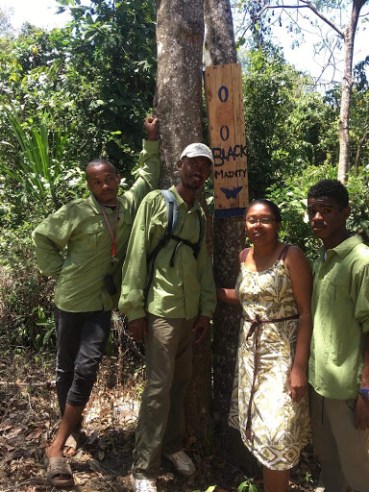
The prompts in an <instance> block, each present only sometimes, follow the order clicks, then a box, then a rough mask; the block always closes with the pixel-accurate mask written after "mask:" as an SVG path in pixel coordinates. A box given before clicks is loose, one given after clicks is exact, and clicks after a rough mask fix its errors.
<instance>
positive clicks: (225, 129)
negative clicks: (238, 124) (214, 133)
mask: <svg viewBox="0 0 369 492" xmlns="http://www.w3.org/2000/svg"><path fill="white" fill-rule="evenodd" d="M219 135H220V138H221V139H222V140H223V142H225V141H226V140H228V139H229V128H228V126H227V125H223V126H222V127H221V128H220V132H219Z"/></svg>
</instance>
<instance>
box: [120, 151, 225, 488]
mask: <svg viewBox="0 0 369 492" xmlns="http://www.w3.org/2000/svg"><path fill="white" fill-rule="evenodd" d="M213 163H214V160H213V155H212V152H211V150H210V149H209V148H208V147H207V146H206V145H204V144H200V143H195V144H191V145H189V146H188V147H186V148H185V150H184V151H183V153H182V155H181V159H180V161H179V162H178V168H179V175H180V182H179V184H178V185H177V186H176V187H174V186H172V187H171V188H170V191H171V192H172V194H173V195H174V199H175V201H176V204H177V208H178V222H177V225H176V227H175V230H174V231H172V233H173V235H175V237H174V236H172V237H171V239H170V240H169V241H167V242H166V244H165V245H163V247H162V248H161V249H160V250H159V252H158V253H157V255H156V256H155V258H154V259H153V261H152V262H148V259H149V256H150V254H151V253H152V251H153V250H154V248H155V247H156V246H157V244H158V243H159V241H160V240H161V239H162V238H163V237H164V235H165V233H166V229H167V226H168V211H167V204H166V202H165V200H164V197H163V195H162V193H161V192H160V191H153V192H151V193H149V194H148V195H147V196H146V197H145V199H144V200H143V202H142V204H141V206H140V208H139V210H138V213H137V216H136V219H135V222H134V225H133V229H132V235H131V237H130V241H129V245H128V251H127V257H126V260H125V263H124V268H123V288H122V294H121V298H120V301H119V309H120V310H121V311H122V312H124V313H125V314H126V315H127V317H128V327H129V329H130V331H131V333H132V335H133V337H134V338H135V339H136V340H140V341H145V352H146V373H147V383H146V388H145V391H144V393H143V395H142V401H141V408H140V414H139V419H138V425H137V430H136V445H135V450H134V454H133V474H132V477H131V478H132V485H133V488H134V490H135V491H137V492H138V491H139V492H155V491H156V490H157V489H156V484H155V478H156V475H157V473H158V470H159V467H160V459H161V454H162V453H164V455H165V456H167V458H169V459H170V460H171V461H172V462H173V464H174V466H175V467H176V468H177V470H178V471H180V472H181V473H182V474H184V475H187V476H189V475H192V473H194V471H195V467H194V464H193V463H192V461H191V459H190V458H189V456H188V455H187V454H186V453H185V452H184V451H183V450H182V440H183V437H184V409H183V403H184V396H185V390H186V387H187V384H188V382H189V380H190V379H191V373H192V343H193V335H194V337H195V342H200V341H201V340H202V339H203V337H204V336H205V334H206V332H207V331H208V329H209V325H210V318H211V316H212V314H213V312H214V309H215V305H216V297H215V288H214V280H213V274H212V269H211V264H210V260H209V257H208V255H207V251H206V240H205V234H203V235H202V234H201V230H202V222H204V219H205V218H204V212H203V211H202V209H201V207H200V204H199V203H198V201H197V200H196V199H195V195H196V192H197V191H198V190H199V189H200V188H202V186H203V184H204V182H205V181H206V179H207V178H208V177H209V175H210V172H211V167H212V164H213ZM199 238H200V241H201V242H200V248H199V251H197V250H196V247H195V245H196V244H197V243H198V241H199Z"/></svg>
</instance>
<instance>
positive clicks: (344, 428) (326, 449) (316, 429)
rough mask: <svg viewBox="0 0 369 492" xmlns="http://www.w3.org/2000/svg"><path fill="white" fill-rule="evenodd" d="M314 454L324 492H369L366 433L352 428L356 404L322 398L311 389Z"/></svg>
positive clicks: (351, 401)
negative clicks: (320, 473) (319, 468)
mask: <svg viewBox="0 0 369 492" xmlns="http://www.w3.org/2000/svg"><path fill="white" fill-rule="evenodd" d="M310 390H311V391H310V401H311V426H312V436H313V445H314V450H315V453H316V455H317V458H318V460H319V462H320V465H321V469H322V480H323V485H324V486H325V492H343V491H346V490H347V487H350V488H351V490H352V491H355V492H369V456H368V437H369V432H368V431H361V430H358V429H356V428H355V426H354V406H355V400H333V399H331V398H323V397H322V396H320V395H319V394H318V393H316V392H315V391H314V390H313V389H312V388H310Z"/></svg>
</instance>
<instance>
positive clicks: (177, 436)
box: [133, 314, 195, 476]
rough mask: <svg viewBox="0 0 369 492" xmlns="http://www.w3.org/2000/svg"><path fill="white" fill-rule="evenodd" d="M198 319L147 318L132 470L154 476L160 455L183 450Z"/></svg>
mask: <svg viewBox="0 0 369 492" xmlns="http://www.w3.org/2000/svg"><path fill="white" fill-rule="evenodd" d="M194 322H195V319H194V318H192V319H189V320H186V319H183V318H179V319H170V318H160V317H158V316H153V315H151V314H148V316H147V337H146V340H145V352H146V354H145V355H146V376H147V383H146V387H145V390H144V392H143V394H142V400H141V407H140V412H139V417H138V423H137V430H136V443H135V449H134V452H133V470H134V472H136V473H137V472H138V473H140V472H141V473H143V474H144V475H146V476H155V475H156V474H157V473H158V471H159V468H160V460H161V454H162V453H165V454H171V453H174V452H176V451H179V450H180V449H182V444H183V443H182V441H183V437H184V432H185V421H184V408H183V407H184V397H185V392H186V388H187V385H188V383H189V381H190V380H191V376H192V342H193V334H192V327H193V325H194Z"/></svg>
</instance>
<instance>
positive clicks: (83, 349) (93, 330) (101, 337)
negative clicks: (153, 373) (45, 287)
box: [55, 308, 111, 415]
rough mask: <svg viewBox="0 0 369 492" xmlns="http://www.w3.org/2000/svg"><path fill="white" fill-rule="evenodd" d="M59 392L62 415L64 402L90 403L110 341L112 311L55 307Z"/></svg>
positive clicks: (79, 404)
mask: <svg viewBox="0 0 369 492" xmlns="http://www.w3.org/2000/svg"><path fill="white" fill-rule="evenodd" d="M55 321H56V335H57V348H58V351H57V359H56V391H57V394H58V400H59V406H60V410H61V414H62V415H63V413H64V408H65V404H66V403H68V404H69V405H73V406H84V405H86V403H87V402H88V399H89V397H90V394H91V391H92V387H93V385H94V383H95V381H96V378H97V371H98V369H99V365H100V362H101V359H102V357H103V354H104V349H105V345H106V342H107V341H108V337H109V333H110V324H111V311H92V312H87V313H70V312H67V311H62V310H61V309H58V308H55Z"/></svg>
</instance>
